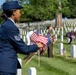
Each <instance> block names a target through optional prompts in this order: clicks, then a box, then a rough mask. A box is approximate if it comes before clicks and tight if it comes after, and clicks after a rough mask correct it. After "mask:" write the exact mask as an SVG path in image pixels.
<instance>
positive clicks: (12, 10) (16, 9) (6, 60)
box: [0, 1, 43, 75]
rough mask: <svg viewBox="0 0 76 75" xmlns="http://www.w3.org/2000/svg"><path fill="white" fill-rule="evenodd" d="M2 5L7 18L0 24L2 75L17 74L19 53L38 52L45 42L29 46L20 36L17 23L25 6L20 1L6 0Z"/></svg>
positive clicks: (0, 63) (0, 64) (0, 71)
mask: <svg viewBox="0 0 76 75" xmlns="http://www.w3.org/2000/svg"><path fill="white" fill-rule="evenodd" d="M2 7H3V13H4V14H5V15H6V16H7V18H6V19H5V21H4V22H3V23H2V24H1V26H0V75H16V73H17V65H18V56H17V53H23V54H29V53H32V52H37V51H38V50H39V49H40V48H42V47H43V44H41V43H36V44H33V45H29V46H28V45H26V44H25V43H24V42H23V40H22V38H21V37H20V32H19V29H18V28H17V26H16V25H15V23H16V22H17V21H19V20H20V16H21V14H20V11H21V10H20V9H22V8H23V7H22V6H20V5H19V4H18V1H9V2H5V3H4V4H3V5H2Z"/></svg>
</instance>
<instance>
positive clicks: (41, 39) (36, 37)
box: [30, 32, 48, 50]
mask: <svg viewBox="0 0 76 75" xmlns="http://www.w3.org/2000/svg"><path fill="white" fill-rule="evenodd" d="M30 40H31V42H32V43H33V44H35V43H37V42H40V43H42V44H43V45H44V46H43V48H40V49H41V50H45V49H46V44H47V42H48V41H47V38H46V37H45V36H43V35H37V34H36V33H35V32H34V33H33V34H32V35H31V36H30Z"/></svg>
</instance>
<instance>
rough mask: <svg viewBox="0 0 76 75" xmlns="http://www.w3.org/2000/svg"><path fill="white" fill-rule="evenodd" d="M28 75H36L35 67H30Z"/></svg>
mask: <svg viewBox="0 0 76 75" xmlns="http://www.w3.org/2000/svg"><path fill="white" fill-rule="evenodd" d="M28 75H36V68H35V67H30V68H29V69H28Z"/></svg>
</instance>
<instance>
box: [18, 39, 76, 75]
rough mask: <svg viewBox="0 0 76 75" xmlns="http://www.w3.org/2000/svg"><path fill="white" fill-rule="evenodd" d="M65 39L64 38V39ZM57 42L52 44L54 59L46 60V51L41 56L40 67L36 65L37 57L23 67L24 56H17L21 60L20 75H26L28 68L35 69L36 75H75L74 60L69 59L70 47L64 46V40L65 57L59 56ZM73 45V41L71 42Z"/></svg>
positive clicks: (75, 62)
mask: <svg viewBox="0 0 76 75" xmlns="http://www.w3.org/2000/svg"><path fill="white" fill-rule="evenodd" d="M65 39H66V38H65ZM59 42H60V40H58V41H57V42H56V43H55V44H54V46H53V47H54V57H53V58H48V57H47V51H46V52H45V53H44V55H43V56H41V59H40V65H39V63H38V56H37V55H35V56H34V58H33V59H32V60H31V61H30V62H29V63H28V64H27V65H25V61H24V60H23V58H24V57H25V55H23V54H18V56H19V57H20V58H21V59H22V75H28V68H29V67H35V68H36V70H37V75H76V59H75V58H71V57H70V45H68V44H66V40H64V42H63V43H64V48H65V49H66V52H67V57H66V56H65V55H63V56H61V55H59V48H58V44H59ZM72 44H74V41H73V42H72Z"/></svg>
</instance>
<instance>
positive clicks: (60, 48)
mask: <svg viewBox="0 0 76 75" xmlns="http://www.w3.org/2000/svg"><path fill="white" fill-rule="evenodd" d="M59 54H60V55H63V43H60V44H59Z"/></svg>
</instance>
